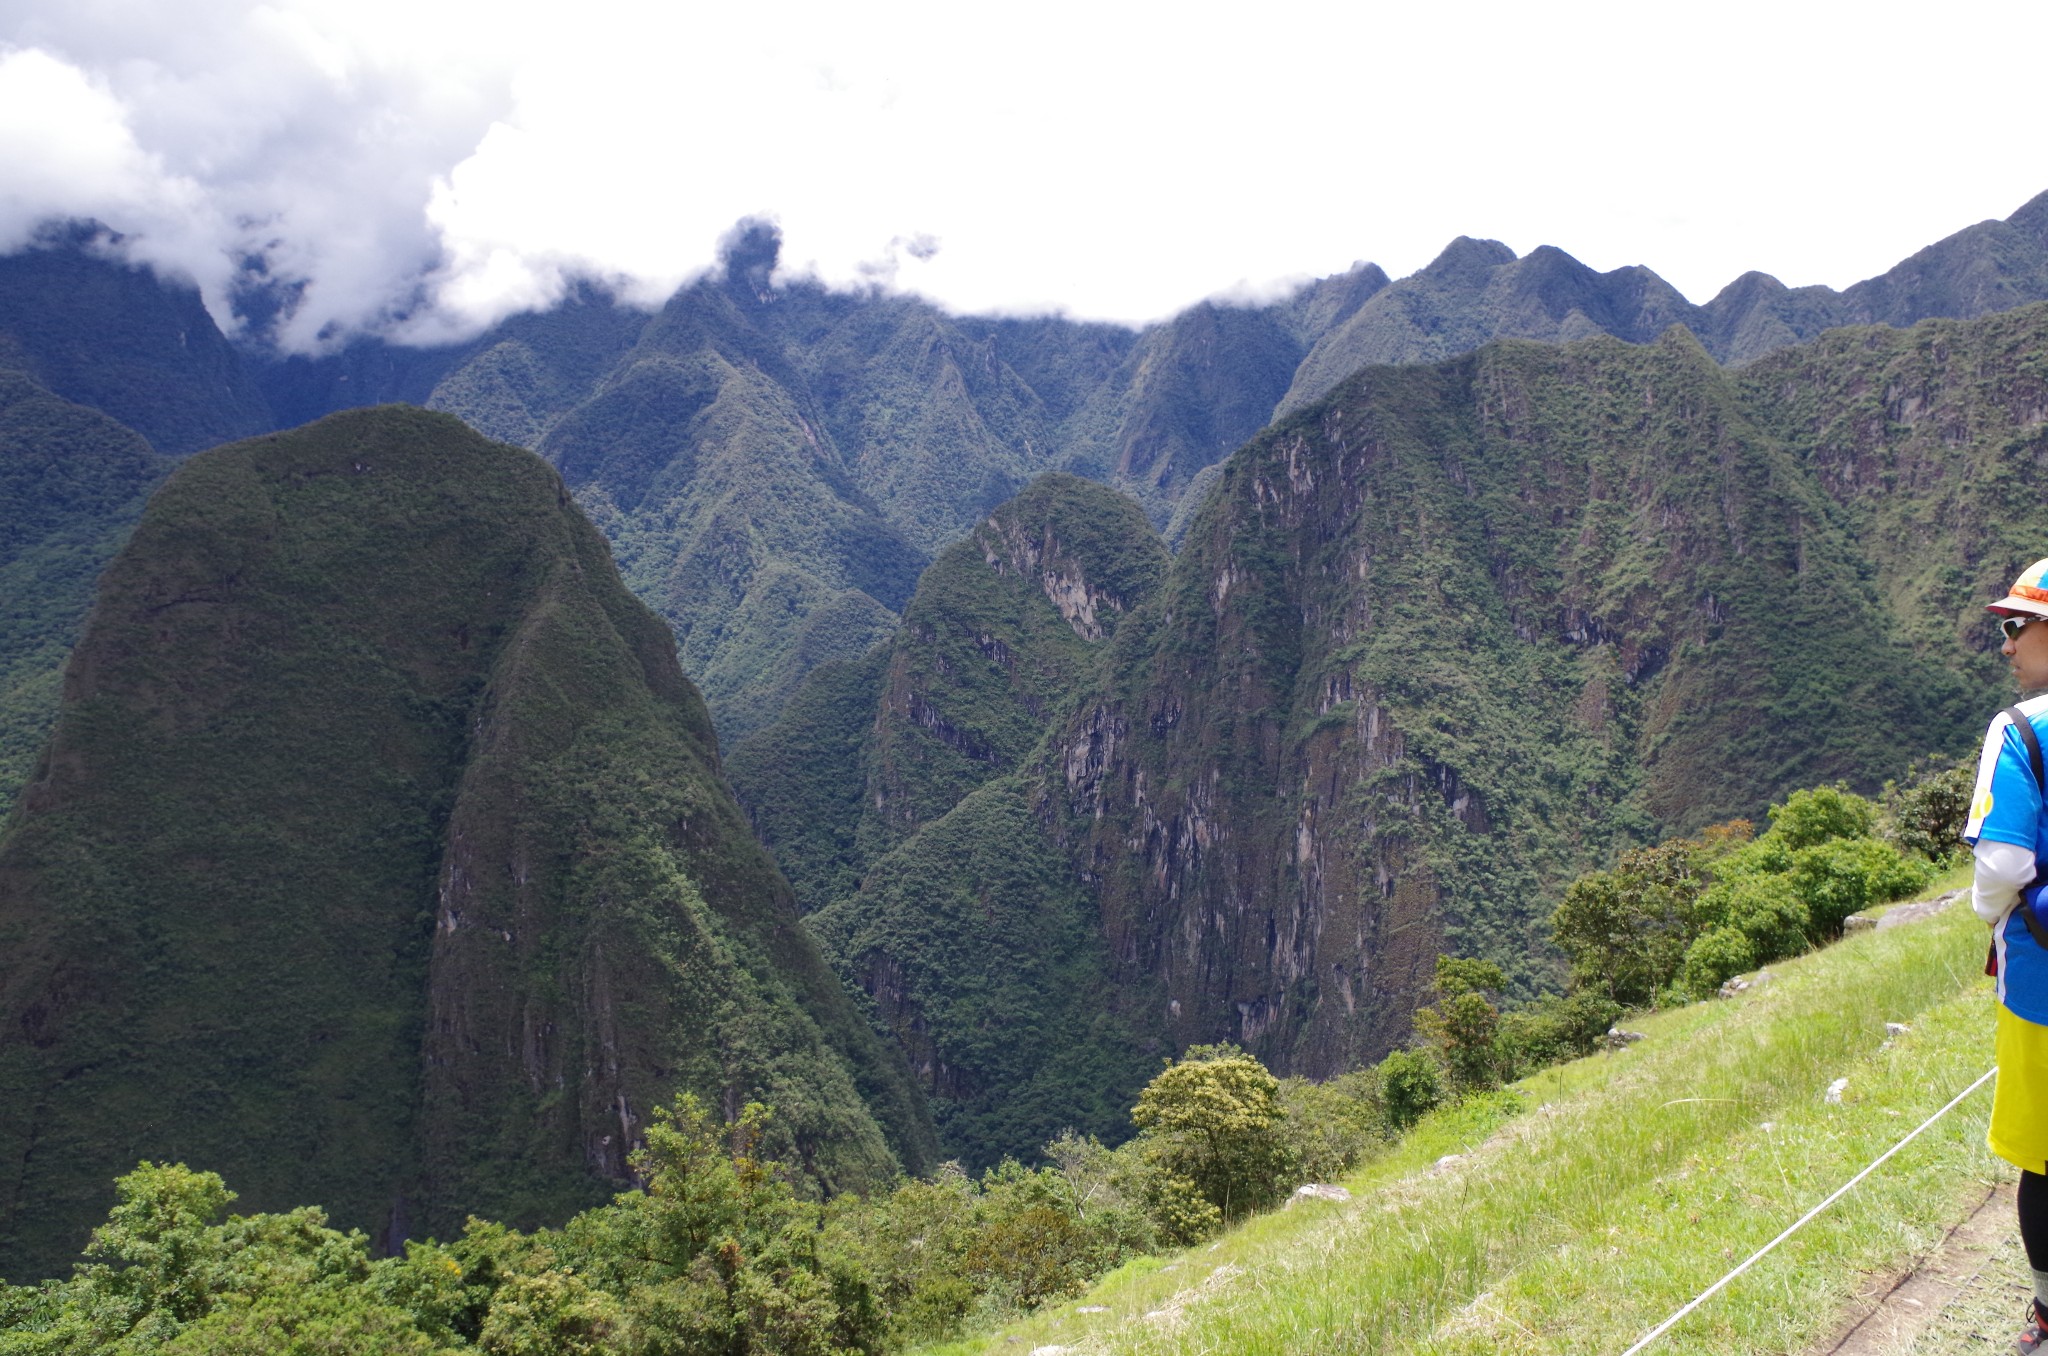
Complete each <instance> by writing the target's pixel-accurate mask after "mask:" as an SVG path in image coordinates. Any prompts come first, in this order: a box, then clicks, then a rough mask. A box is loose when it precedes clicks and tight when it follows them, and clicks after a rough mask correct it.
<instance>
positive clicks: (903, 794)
mask: <svg viewBox="0 0 2048 1356" xmlns="http://www.w3.org/2000/svg"><path fill="white" fill-rule="evenodd" d="M1166 565H1167V555H1166V551H1165V548H1164V546H1163V545H1162V544H1161V543H1160V541H1159V540H1158V538H1157V537H1156V536H1155V535H1154V534H1153V532H1152V531H1151V528H1150V526H1149V524H1148V523H1147V522H1146V520H1145V517H1144V514H1143V513H1142V512H1141V511H1140V509H1139V508H1138V506H1137V505H1136V504H1135V503H1133V502H1132V501H1130V500H1129V499H1126V498H1124V497H1123V496H1121V495H1118V494H1116V493H1115V492H1113V491H1111V490H1108V489H1105V488H1103V487H1102V486H1099V485H1095V484H1092V483H1090V482H1089V481H1086V480H1082V479H1079V478H1077V477H1074V476H1069V475H1061V474H1049V475H1046V476H1043V477H1040V478H1039V479H1038V480H1035V481H1033V482H1032V483H1031V485H1030V486H1028V487H1027V488H1026V489H1025V491H1024V492H1023V493H1022V494H1020V495H1019V496H1017V498H1015V499H1013V500H1012V501H1010V502H1009V503H1007V504H1005V505H1003V506H1002V507H1001V508H999V509H997V511H996V512H995V513H994V514H992V515H990V516H989V518H987V519H986V520H985V521H984V522H982V523H981V524H979V525H978V526H976V527H975V529H974V530H973V531H972V532H970V533H969V534H968V536H967V537H966V538H965V539H964V540H962V541H959V542H956V543H954V544H953V545H952V546H950V547H948V548H947V549H946V550H945V551H944V552H942V553H941V554H940V556H939V558H938V560H936V561H935V562H933V564H932V567H931V569H929V570H927V571H926V572H925V575H924V578H923V579H922V580H921V581H919V584H918V589H917V593H916V595H915V597H913V598H912V599H911V601H910V603H909V605H908V607H907V608H906V609H905V611H904V620H903V627H902V629H901V630H899V631H898V632H897V633H896V636H895V638H894V639H893V641H892V642H891V643H890V644H889V645H888V646H887V647H886V648H884V649H879V650H877V651H876V652H875V653H874V654H873V655H872V656H870V657H869V658H868V659H867V660H866V661H865V662H863V663H861V664H858V665H852V664H840V665H831V666H827V667H824V668H821V669H819V670H818V671H816V672H814V673H813V674H812V675H811V677H810V678H809V680H807V681H806V683H805V684H804V686H803V687H802V688H801V689H800V690H799V692H798V694H797V696H796V698H795V699H794V700H793V701H792V702H791V703H790V706H789V708H788V710H787V711H786V712H785V713H784V714H783V716H782V718H781V719H780V720H778V721H777V722H776V723H775V724H773V725H771V726H769V727H768V728H766V729H764V730H762V731H760V732H758V733H756V734H755V735H753V736H752V737H750V738H749V739H747V740H744V741H742V742H741V743H740V744H739V746H738V747H737V748H736V749H735V750H734V752H733V756H732V761H731V768H732V776H733V783H734V788H735V791H736V792H737V794H738V795H739V796H740V797H741V800H742V803H743V804H745V805H746V806H747V807H748V810H749V813H750V814H751V815H752V817H753V822H754V825H755V828H756V830H757V832H759V833H760V835H761V837H762V839H763V841H765V842H766V843H768V844H769V845H770V846H771V848H772V849H773V850H774V851H775V852H776V854H777V855H778V857H779V858H780V859H781V860H782V861H784V862H786V863H788V864H789V869H790V871H791V875H792V879H793V880H794V881H795V883H796V885H797V890H798V897H799V899H800V900H801V901H803V903H804V904H805V905H806V906H807V907H808V908H810V909H812V910H815V912H812V913H811V915H810V919H809V921H810V924H811V926H812V928H813V929H814V930H815V931H816V932H817V933H818V935H819V937H820V940H821V942H822V944H823V945H824V947H825V948H826V950H827V952H828V953H829V954H830V955H831V956H832V957H833V959H834V961H835V962H836V963H837V965H838V966H839V968H840V972H841V974H842V975H844V976H845V977H846V978H847V979H848V981H849V983H853V984H857V985H859V986H860V987H862V988H863V989H864V990H865V991H866V992H867V994H868V995H869V997H870V999H871V1000H872V1002H873V1004H874V1015H875V1020H876V1022H877V1023H878V1025H879V1026H880V1027H881V1028H882V1029H883V1030H884V1031H886V1032H889V1033H891V1034H892V1036H893V1037H894V1038H895V1040H896V1041H897V1043H899V1044H900V1045H901V1046H902V1047H903V1049H904V1050H905V1052H906V1054H907V1056H908V1058H909V1060H910V1063H911V1065H912V1068H913V1070H914V1071H915V1073H916V1074H917V1075H918V1077H919V1078H920V1079H921V1080H922V1082H923V1084H924V1087H925V1091H926V1093H927V1095H928V1096H929V1097H930V1098H931V1100H932V1106H933V1113H934V1116H935V1118H936V1120H937V1121H938V1124H939V1129H940V1134H941V1139H942V1145H943V1147H944V1151H945V1152H947V1153H949V1154H954V1155H957V1156H960V1157H962V1158H964V1159H965V1160H967V1161H968V1162H970V1163H973V1164H979V1165H986V1164H991V1163H993V1162H994V1161H995V1160H996V1159H997V1158H998V1157H1000V1156H1002V1155H1003V1154H1005V1153H1015V1152H1019V1151H1020V1150H1019V1146H1023V1150H1022V1151H1024V1152H1028V1151H1030V1150H1031V1149H1035V1148H1036V1147H1037V1146H1038V1145H1039V1144H1042V1143H1044V1142H1045V1141H1046V1140H1048V1139H1050V1138H1051V1137H1052V1136H1054V1135H1055V1134H1057V1133H1059V1132H1060V1131H1061V1130H1063V1129H1077V1130H1080V1131H1083V1132H1086V1133H1093V1134H1099V1135H1108V1136H1115V1135H1118V1134H1120V1133H1121V1132H1122V1130H1123V1128H1124V1125H1125V1122H1126V1121H1127V1119H1128V1115H1129V1108H1130V1103H1131V1100H1132V1098H1133V1097H1134V1096H1135V1095H1136V1090H1137V1088H1138V1087H1140V1086H1141V1085H1142V1084H1143V1083H1144V1081H1145V1079H1146V1078H1147V1077H1148V1076H1150V1074H1151V1073H1152V1072H1154V1071H1155V1069H1156V1060H1157V1057H1158V1056H1159V1055H1160V1054H1161V1053H1163V1047H1162V1046H1161V1045H1159V1044H1158V1043H1157V1042H1156V1041H1153V1042H1149V1043H1148V1042H1145V1041H1142V1040H1140V1039H1139V1038H1138V1037H1137V1036H1136V1035H1135V1034H1134V1032H1133V1028H1132V1026H1131V1024H1130V1021H1129V1014H1127V1013H1125V1012H1123V1011H1122V1005H1121V1003H1120V1002H1119V1000H1118V996H1117V994H1116V993H1115V992H1114V991H1113V989H1112V988H1111V986H1110V983H1109V976H1110V973H1111V961H1110V957H1109V956H1108V954H1107V953H1106V951H1105V950H1104V947H1103V943H1102V939H1101V936H1100V933H1099V931H1098V929H1097V927H1096V919H1095V913H1094V908H1093V905H1092V902H1091V900H1090V898H1089V894H1088V891H1087V890H1086V888H1085V886H1084V885H1083V883H1082V882H1081V881H1079V880H1077V879H1076V878H1075V876H1074V873H1073V871H1072V869H1071V867H1070V865H1069V863H1068V862H1067V860H1066V859H1065V857H1064V856H1063V855H1062V854H1061V853H1060V852H1059V851H1057V850H1056V848H1055V847H1054V846H1053V845H1052V844H1051V843H1050V842H1049V840H1048V839H1047V838H1046V836H1045V835H1044V833H1043V832H1042V831H1041V829H1040V826H1039V824H1038V821H1037V820H1036V819H1035V818H1034V815H1033V808H1032V802H1031V800H1030V797H1029V790H1030V786H1031V783H1030V782H1029V780H1028V778H1026V777H1024V776H1023V775H1021V774H1022V773H1023V771H1024V770H1025V769H1026V768H1027V767H1029V766H1030V765H1031V763H1032V761H1033V760H1034V759H1035V758H1037V757H1038V756H1040V755H1042V753H1043V741H1044V738H1045V734H1046V732H1047V731H1048V730H1049V729H1051V728H1053V727H1054V726H1055V725H1056V724H1057V723H1058V721H1059V720H1060V719H1061V718H1062V715H1063V713H1064V712H1066V711H1067V710H1068V708H1070V707H1071V705H1072V702H1073V699H1074V697H1075V695H1076V693H1077V692H1080V691H1084V690H1086V689H1087V688H1088V687H1089V686H1091V685H1092V683H1093V681H1094V679H1095V676H1096V674H1097V672H1098V670H1099V668H1100V665H1101V662H1102V658H1103V655H1104V654H1105V653H1106V651H1107V648H1108V646H1109V643H1110V640H1111V638H1112V637H1114V636H1115V635H1116V634H1118V632H1119V630H1120V628H1121V627H1123V626H1125V625H1128V624H1129V623H1128V620H1127V619H1128V618H1129V616H1130V615H1131V614H1132V613H1133V612H1134V611H1135V610H1136V609H1138V608H1139V607H1141V606H1142V605H1143V604H1144V602H1145V601H1146V600H1147V599H1148V598H1149V597H1150V596H1151V595H1152V594H1153V593H1154V592H1155V591H1156V590H1157V588H1158V586H1159V582H1160V580H1161V578H1162V577H1163V576H1164V574H1165V572H1166Z"/></svg>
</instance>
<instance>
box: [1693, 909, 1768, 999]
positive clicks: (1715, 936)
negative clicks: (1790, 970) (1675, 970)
mask: <svg viewBox="0 0 2048 1356" xmlns="http://www.w3.org/2000/svg"><path fill="white" fill-rule="evenodd" d="M1755 964H1756V944H1755V943H1754V942H1752V941H1750V939H1749V934H1748V933H1746V932H1744V931H1743V930H1742V929H1741V928H1737V927H1729V926H1728V925H1726V924H1723V925H1721V926H1720V927H1716V928H1709V929H1707V931H1705V932H1703V933H1701V934H1700V935H1699V936H1698V937H1697V938H1695V939H1694V940H1693V944H1692V945H1691V946H1690V947H1688V948H1687V949H1686V953H1685V971H1684V974H1683V975H1682V977H1681V980H1680V982H1681V983H1683V984H1684V986H1685V991H1686V992H1687V993H1689V994H1691V995H1692V996H1693V997H1694V998H1711V997H1713V996H1714V994H1715V993H1717V992H1718V991H1719V990H1720V988H1721V986H1722V985H1723V984H1725V983H1727V982H1728V980H1730V979H1732V978H1733V977H1735V976H1736V975H1739V974H1741V973H1742V972H1743V971H1744V970H1747V969H1749V968H1751V967H1752V966H1754V965H1755Z"/></svg>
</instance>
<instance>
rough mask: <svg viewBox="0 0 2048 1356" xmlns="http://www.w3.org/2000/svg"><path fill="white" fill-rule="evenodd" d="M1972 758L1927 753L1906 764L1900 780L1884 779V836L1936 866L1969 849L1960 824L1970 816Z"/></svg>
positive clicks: (1974, 769)
mask: <svg viewBox="0 0 2048 1356" xmlns="http://www.w3.org/2000/svg"><path fill="white" fill-rule="evenodd" d="M1976 782H1977V766H1976V764H1975V763H1974V762H1964V763H1949V762H1946V761H1944V760H1940V759H1936V758H1934V757H1932V756H1930V757H1929V758H1927V759H1926V760H1925V765H1924V766H1923V765H1922V764H1921V763H1914V764H1913V765H1912V766H1911V767H1908V768H1907V769H1906V776H1905V778H1904V782H1903V784H1901V783H1900V782H1886V783H1885V784H1884V836H1885V838H1886V839H1887V840H1889V841H1890V842H1892V843H1894V844H1896V845H1897V846H1898V847H1899V849H1900V850H1901V851H1903V852H1912V853H1917V854H1919V855H1920V856H1922V857H1925V858H1926V859H1927V860H1928V861H1930V862H1934V863H1935V864H1937V865H1947V864H1949V863H1951V862H1954V861H1958V860H1960V859H1961V858H1963V857H1964V856H1966V855H1967V854H1968V852H1969V848H1968V846H1967V845H1965V844H1964V842H1963V826H1964V825H1965V824H1966V823H1968V822H1969V818H1970V792H1971V791H1973V790H1975V789H1976Z"/></svg>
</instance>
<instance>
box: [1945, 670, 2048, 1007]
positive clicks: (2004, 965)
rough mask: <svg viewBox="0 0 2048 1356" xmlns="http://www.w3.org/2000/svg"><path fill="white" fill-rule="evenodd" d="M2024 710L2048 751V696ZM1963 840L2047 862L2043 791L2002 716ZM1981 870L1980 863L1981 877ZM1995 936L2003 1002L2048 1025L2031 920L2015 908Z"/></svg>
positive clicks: (2045, 986)
mask: <svg viewBox="0 0 2048 1356" xmlns="http://www.w3.org/2000/svg"><path fill="white" fill-rule="evenodd" d="M2020 711H2021V712H2022V713H2024V714H2025V715H2026V717H2027V720H2028V723H2029V724H2031V725H2032V726H2033V727H2034V732H2035V735H2036V737H2037V738H2039V739H2040V740H2041V742H2042V745H2043V747H2044V749H2048V695H2043V696H2039V697H2034V698H2031V699H2029V700H2027V701H2024V702H2021V703H2020ZM1963 840H1964V841H1965V842H1967V843H1969V844H1970V846H1971V847H1973V848H1974V847H1977V846H1978V845H1979V844H1980V843H2005V844H2010V845H2012V846H2013V847H2016V848H2023V849H2025V850H2026V851H2027V852H2029V853H2031V854H2032V856H2033V858H2034V860H2036V861H2041V860H2048V819H2044V816H2043V814H2042V801H2041V787H2040V785H2039V784H2038V783H2037V782H2035V780H2034V772H2033V769H2032V767H2031V766H2030V765H2029V762H2028V758H2027V746H2026V744H2025V743H2024V742H2022V741H2021V739H2020V736H2019V734H2018V732H2017V731H2015V730H2014V729H2013V726H2012V721H2011V719H2010V718H2008V717H2007V716H2006V714H2005V712H2003V711H2001V712H1999V713H1998V714H1997V715H1996V716H1994V717H1993V718H1992V721H1991V728H1990V729H1989V730H1987V731H1985V732H1984V749H1983V752H1982V753H1981V754H1979V755H1978V758H1977V784H1976V787H1975V789H1974V790H1973V791H1972V792H1971V794H1970V821H1969V823H1968V824H1966V825H1964V827H1963ZM1982 869H1983V868H1982V866H1981V864H1980V867H1979V870H1980V873H1981V871H1982ZM2015 902H2017V901H2015ZM2043 921H2048V917H2044V919H2043ZM1991 935H1992V939H1993V944H1994V945H1995V946H1996V948H1997V950H1998V1001H1999V1002H2001V1003H2003V1004H2005V1006H2006V1007H2008V1008H2010V1009H2011V1010H2012V1013H2013V1015H2014V1016H2016V1017H2024V1018H2026V1019H2027V1020H2028V1021H2030V1022H2035V1023H2038V1024H2040V1025H2043V1026H2048V947H2043V946H2042V945H2041V944H2040V943H2038V942H2036V941H2035V940H2034V938H2033V934H2031V933H2030V932H2028V931H2027V924H2026V920H2025V919H2023V918H2021V917H2020V916H2019V912H2018V910H2017V909H2016V908H2014V907H2013V906H2012V905H2010V904H2009V905H2007V906H2006V908H2005V911H2004V913H2003V914H2002V915H2001V916H2000V917H1999V918H1998V919H1997V921H1996V922H1995V923H1993V925H1992V934H1991Z"/></svg>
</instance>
